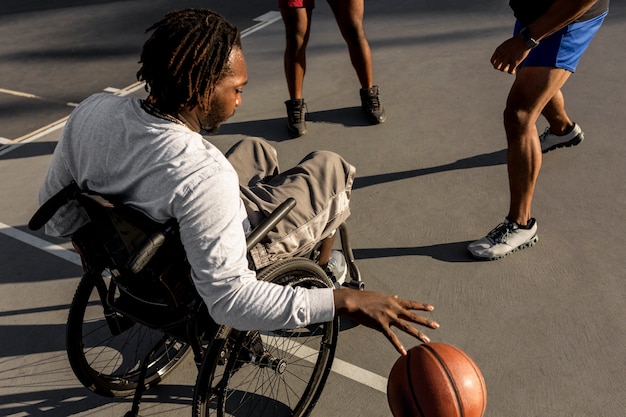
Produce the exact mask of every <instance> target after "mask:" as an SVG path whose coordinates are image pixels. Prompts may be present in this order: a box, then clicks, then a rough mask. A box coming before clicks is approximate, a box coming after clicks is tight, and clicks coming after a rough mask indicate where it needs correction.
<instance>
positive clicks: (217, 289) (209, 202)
mask: <svg viewBox="0 0 626 417" xmlns="http://www.w3.org/2000/svg"><path fill="white" fill-rule="evenodd" d="M148 31H152V35H151V36H150V38H149V39H148V40H147V42H146V43H145V44H144V47H143V51H142V54H141V60H140V63H141V68H140V69H139V71H138V73H137V77H138V79H139V80H140V81H145V82H146V90H147V91H148V93H149V94H148V97H147V99H145V100H140V99H136V98H130V97H120V96H115V95H110V94H105V93H100V94H95V95H93V96H91V97H89V98H87V99H86V100H84V101H83V102H82V103H81V104H80V105H79V106H78V107H77V108H76V109H75V110H74V112H73V113H72V115H71V116H70V118H69V120H68V122H67V125H66V127H65V130H64V132H63V135H62V137H61V139H60V141H59V143H58V145H57V147H56V149H55V152H54V155H53V157H52V161H51V164H50V167H49V170H48V173H47V176H46V178H45V181H44V184H43V187H42V188H41V191H40V196H39V198H40V201H41V202H45V201H47V200H48V199H50V198H51V197H52V196H53V195H55V194H56V193H58V192H59V191H60V190H61V189H63V188H64V187H66V186H67V185H68V184H70V183H71V182H75V183H76V184H77V185H78V187H79V188H80V189H82V190H91V191H94V192H97V193H100V194H103V195H112V196H117V197H118V198H120V199H121V200H122V201H123V202H124V203H125V204H127V205H128V206H130V207H133V208H135V209H138V210H139V211H141V212H143V213H145V214H146V215H147V216H148V217H150V218H151V219H153V220H155V221H157V222H159V223H166V222H168V221H171V219H175V221H176V222H177V224H178V228H179V233H180V240H181V242H182V244H183V247H184V250H185V252H186V256H187V259H188V262H189V264H190V266H191V276H192V278H193V282H194V284H195V287H196V289H197V291H198V293H199V294H200V295H201V297H202V298H203V300H204V301H205V303H206V305H207V307H208V310H209V313H210V315H211V317H212V318H213V319H214V320H215V321H216V322H217V323H219V324H227V325H229V326H232V327H233V328H236V329H239V330H252V329H261V330H262V329H281V328H296V327H302V326H306V325H307V324H309V323H319V322H327V321H330V320H332V319H333V318H334V317H335V316H336V315H341V316H347V317H349V318H350V319H352V320H353V321H355V322H357V323H360V324H363V325H365V326H368V327H370V328H374V329H376V330H379V331H380V332H382V333H383V334H384V335H385V336H386V337H387V338H388V339H389V341H390V342H391V343H392V344H393V345H394V347H395V348H396V349H397V350H398V352H400V353H401V354H405V353H406V351H405V349H404V347H403V346H402V344H401V342H400V340H399V339H398V337H397V335H396V334H395V333H394V332H393V331H392V330H391V327H396V328H398V329H399V330H401V331H403V332H406V333H408V334H409V335H411V336H414V337H416V338H417V339H419V340H421V341H423V342H428V340H429V339H428V337H427V336H426V335H425V334H423V333H422V332H421V331H419V330H418V329H417V328H416V327H415V326H414V325H413V324H418V325H421V326H425V327H428V328H433V329H435V328H437V327H438V324H437V323H436V322H434V321H432V320H429V319H426V318H425V317H422V316H420V315H418V314H416V313H415V311H416V310H422V311H431V310H432V309H433V307H432V306H431V305H428V304H423V303H419V302H416V301H412V300H404V299H399V298H398V297H396V296H388V295H385V294H381V293H377V292H372V291H354V290H350V289H338V290H334V289H332V288H325V289H304V288H292V287H288V286H280V285H276V284H272V283H268V282H263V281H259V280H257V279H256V272H255V271H256V270H258V269H260V268H262V267H264V266H266V265H269V264H271V263H273V262H275V261H277V260H280V259H284V258H288V257H293V256H309V254H310V253H312V252H315V253H318V256H317V257H316V260H317V262H318V263H319V264H320V265H321V266H322V267H324V266H326V264H327V262H328V260H329V256H330V249H331V248H332V239H333V236H334V231H335V230H336V229H337V228H338V227H339V226H340V225H341V224H342V223H343V222H344V221H345V220H346V218H347V217H348V216H349V214H350V212H349V199H350V193H351V186H352V183H353V179H354V175H355V168H354V167H353V166H351V165H350V164H349V163H347V162H346V161H345V160H344V159H343V158H342V157H340V156H339V155H337V154H335V153H333V152H328V151H319V152H313V153H311V154H309V155H307V156H306V157H305V158H304V159H303V160H302V161H301V162H300V163H299V164H298V165H297V166H296V167H294V168H292V169H290V170H287V171H283V172H280V171H279V167H278V163H277V157H276V151H275V149H274V148H273V147H271V146H270V145H269V144H268V143H266V142H264V141H262V140H260V139H256V138H250V139H245V140H243V141H241V142H239V143H238V144H236V145H235V146H234V147H233V148H232V149H230V150H229V151H228V152H227V153H226V155H224V154H222V153H221V152H220V151H219V150H218V149H217V148H216V147H215V146H214V145H212V144H211V143H210V142H209V141H207V140H206V139H205V138H204V137H203V136H202V135H201V133H205V132H209V133H210V132H215V131H217V129H218V128H219V126H220V124H221V123H222V122H224V121H225V120H227V119H228V118H229V117H230V116H232V115H233V114H234V111H235V109H236V108H237V107H238V106H240V105H241V103H242V92H243V88H244V86H245V85H246V83H247V81H248V79H247V71H246V62H245V59H244V56H243V52H242V48H241V41H240V35H239V32H238V30H237V29H236V28H235V27H234V26H233V25H232V24H231V23H229V22H228V21H226V20H225V19H224V18H223V17H221V16H220V15H218V14H216V13H214V12H211V11H209V10H205V9H187V10H182V11H176V12H171V13H168V14H167V15H166V16H165V17H164V18H163V19H162V20H161V21H160V22H158V23H156V24H155V25H153V26H152V27H151V28H149V29H148ZM289 197H293V198H294V199H295V200H296V201H297V205H296V207H295V208H294V209H293V210H292V211H290V212H289V214H288V215H287V216H286V217H285V218H284V219H283V220H282V221H281V222H279V223H278V225H277V226H276V227H275V228H274V229H273V230H271V231H270V232H269V234H268V235H267V236H266V238H265V239H264V240H262V242H261V243H259V244H257V245H255V246H254V247H253V248H252V249H251V250H250V251H248V250H247V248H246V235H247V234H248V233H249V232H250V231H251V230H252V228H254V227H255V226H256V225H258V224H259V222H261V220H263V219H264V218H265V217H266V216H267V215H268V214H269V213H270V212H272V211H273V210H274V209H275V208H276V207H278V206H279V204H280V203H281V202H283V201H284V200H286V199H287V198H289ZM87 221H88V219H87V218H86V217H85V214H84V213H83V212H81V210H79V209H78V206H77V205H76V204H72V203H70V204H68V205H66V206H64V207H63V208H61V209H60V210H59V211H58V212H57V214H56V215H55V216H54V217H53V218H52V219H51V221H50V222H48V224H47V225H46V233H48V234H51V235H56V236H69V235H71V234H73V233H74V232H75V231H76V230H78V229H79V228H80V227H81V226H82V225H84V224H85V223H86V222H87Z"/></svg>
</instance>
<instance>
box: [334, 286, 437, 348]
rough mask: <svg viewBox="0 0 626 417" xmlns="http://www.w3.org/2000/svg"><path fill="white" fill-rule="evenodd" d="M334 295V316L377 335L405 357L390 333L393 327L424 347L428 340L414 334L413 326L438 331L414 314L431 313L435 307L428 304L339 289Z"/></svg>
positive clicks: (421, 335)
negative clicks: (418, 341) (379, 333)
mask: <svg viewBox="0 0 626 417" xmlns="http://www.w3.org/2000/svg"><path fill="white" fill-rule="evenodd" d="M333 293H334V297H335V311H336V313H337V315H339V316H345V317H348V318H350V319H351V320H353V321H355V322H357V323H359V324H362V325H364V326H367V327H370V328H372V329H375V330H378V331H380V332H381V333H382V334H384V335H385V337H386V338H387V339H388V340H389V341H390V342H391V344H392V345H394V347H395V348H396V350H397V351H398V352H399V353H400V354H402V355H406V349H405V348H404V346H402V343H400V339H398V336H397V335H396V334H395V333H394V332H393V331H392V330H391V327H392V326H393V327H396V328H398V329H399V330H402V331H403V332H405V333H407V334H410V335H411V336H413V337H415V338H417V339H419V340H421V341H422V342H424V343H428V342H429V341H430V339H429V338H428V337H427V336H426V335H425V334H423V333H422V332H420V331H419V330H417V329H416V328H415V327H414V326H413V325H412V323H415V324H419V325H421V326H425V327H429V328H431V329H436V328H438V327H439V324H438V323H437V322H435V321H432V320H428V319H426V318H425V317H422V316H419V315H417V314H415V313H414V312H413V310H421V311H433V309H434V307H433V306H432V305H430V304H424V303H418V302H417V301H412V300H401V299H399V298H398V296H397V295H394V296H393V297H392V296H389V295H386V294H381V293H378V292H373V291H355V290H350V289H340V290H335V291H334V292H333Z"/></svg>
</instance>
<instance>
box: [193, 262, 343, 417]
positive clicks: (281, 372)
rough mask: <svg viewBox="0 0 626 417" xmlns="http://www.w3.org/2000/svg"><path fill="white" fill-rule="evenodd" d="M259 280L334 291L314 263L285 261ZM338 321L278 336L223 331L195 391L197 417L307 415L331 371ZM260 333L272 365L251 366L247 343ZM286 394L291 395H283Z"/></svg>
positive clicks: (302, 416) (274, 333)
mask: <svg viewBox="0 0 626 417" xmlns="http://www.w3.org/2000/svg"><path fill="white" fill-rule="evenodd" d="M258 279H259V280H264V281H268V282H273V283H275V284H279V285H289V286H293V287H305V288H332V287H333V284H332V282H331V281H330V279H328V277H327V276H326V273H325V272H324V270H322V269H321V268H320V267H319V266H318V265H317V264H316V263H315V262H313V261H311V260H309V259H305V258H290V259H285V260H282V261H279V262H276V263H275V264H272V265H270V266H268V267H267V268H265V269H263V270H261V271H259V273H258ZM338 328H339V323H338V320H337V319H334V320H333V321H331V322H327V323H322V324H316V325H310V326H308V327H306V328H301V329H295V330H280V331H275V332H260V333H259V332H239V331H236V330H233V329H231V328H228V327H224V328H223V329H222V331H221V334H220V336H218V337H217V338H216V339H215V340H214V341H213V342H212V343H211V345H210V346H209V349H208V351H207V355H206V356H205V359H204V360H203V363H202V367H201V368H200V372H199V374H198V380H197V382H196V388H195V391H194V407H193V415H194V416H195V417H209V416H217V417H227V416H237V417H240V416H250V417H251V416H263V415H272V416H294V417H304V416H308V415H309V414H310V413H311V411H312V409H313V407H314V406H315V404H316V402H317V400H318V399H319V397H320V395H321V393H322V390H323V388H324V384H325V383H326V379H327V378H328V375H329V373H330V369H331V366H332V362H333V359H334V355H335V349H336V347H337V335H338ZM253 335H260V338H261V340H262V343H261V344H258V342H257V344H256V345H255V346H257V347H258V346H262V348H263V349H261V350H262V351H263V350H264V351H265V352H268V353H270V354H271V355H270V357H271V358H272V359H271V360H270V363H271V364H273V366H272V365H268V364H267V363H266V364H260V363H259V362H257V363H253V360H251V359H250V357H251V352H252V351H255V352H256V353H258V350H255V349H253V348H251V347H250V346H249V345H250V344H251V341H252V340H258V339H256V336H253ZM256 357H258V356H256ZM286 393H288V395H285V394H286Z"/></svg>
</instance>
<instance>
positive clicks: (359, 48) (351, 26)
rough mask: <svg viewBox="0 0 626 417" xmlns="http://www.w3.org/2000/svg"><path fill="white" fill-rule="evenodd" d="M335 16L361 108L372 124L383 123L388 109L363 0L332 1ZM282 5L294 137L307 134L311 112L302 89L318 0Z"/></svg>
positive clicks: (286, 1)
mask: <svg viewBox="0 0 626 417" xmlns="http://www.w3.org/2000/svg"><path fill="white" fill-rule="evenodd" d="M328 4H329V5H330V8H331V9H332V12H333V14H334V15H335V20H336V21H337V25H338V26H339V30H340V31H341V35H342V36H343V38H344V40H345V41H346V44H347V45H348V51H349V53H350V61H351V62H352V66H353V67H354V69H355V71H356V74H357V77H358V79H359V83H360V84H361V89H360V91H359V95H360V97H361V109H362V110H363V112H364V113H365V116H366V117H367V119H368V121H369V122H370V123H372V124H379V123H383V122H384V121H385V119H386V117H387V116H386V113H385V109H384V107H383V106H382V104H381V103H380V96H379V91H378V86H376V85H374V84H373V72H372V53H371V50H370V46H369V43H368V41H367V38H366V37H365V29H364V28H363V13H364V4H363V0H328ZM278 7H279V8H280V13H281V16H282V19H283V23H284V24H285V38H286V45H285V56H284V66H285V77H286V79H287V89H288V90H289V100H287V101H285V105H286V107H287V129H288V130H289V133H290V134H291V135H292V136H293V137H299V136H302V135H304V134H305V133H306V112H307V111H308V109H307V106H306V103H305V102H304V98H302V90H303V84H304V75H305V72H306V48H307V44H308V42H309V34H310V32H311V17H312V12H313V8H314V7H315V2H314V0H278Z"/></svg>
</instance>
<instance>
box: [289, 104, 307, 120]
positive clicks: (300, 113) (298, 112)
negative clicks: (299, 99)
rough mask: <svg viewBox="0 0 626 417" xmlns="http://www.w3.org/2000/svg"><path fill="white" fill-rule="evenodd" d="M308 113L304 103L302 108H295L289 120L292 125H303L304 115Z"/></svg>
mask: <svg viewBox="0 0 626 417" xmlns="http://www.w3.org/2000/svg"><path fill="white" fill-rule="evenodd" d="M305 112H306V103H303V104H302V106H297V107H293V108H292V109H291V112H290V114H289V118H290V119H291V122H292V123H301V122H303V121H304V114H305Z"/></svg>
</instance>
